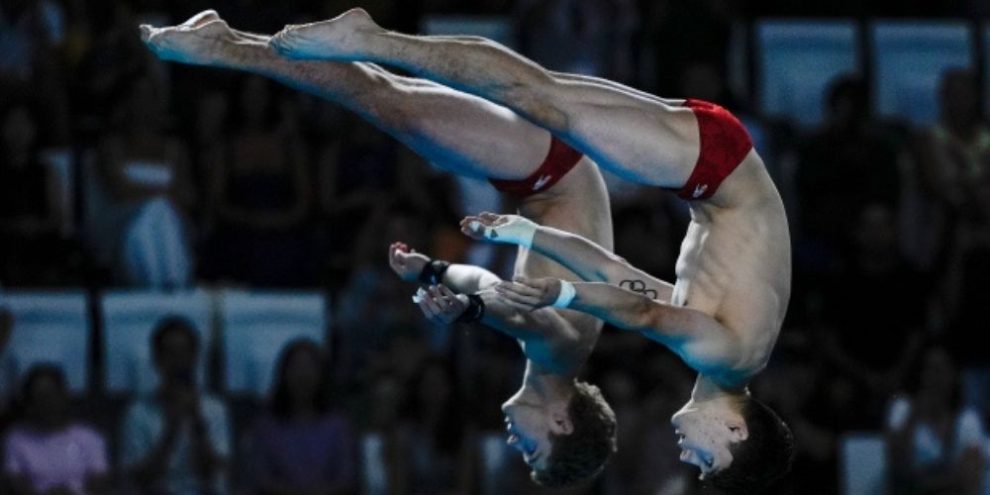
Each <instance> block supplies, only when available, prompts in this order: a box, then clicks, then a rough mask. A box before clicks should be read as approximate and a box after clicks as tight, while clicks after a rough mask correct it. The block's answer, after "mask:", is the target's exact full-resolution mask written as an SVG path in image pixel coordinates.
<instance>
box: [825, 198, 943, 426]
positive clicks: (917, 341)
mask: <svg viewBox="0 0 990 495" xmlns="http://www.w3.org/2000/svg"><path fill="white" fill-rule="evenodd" d="M850 238H851V239H850V244H851V246H850V248H849V253H848V255H847V256H844V259H843V265H842V266H841V268H840V269H839V270H838V273H837V274H836V275H835V277H834V279H832V280H830V282H831V283H830V285H829V287H827V289H826V290H825V291H824V298H823V303H824V304H823V306H824V322H823V323H824V325H825V326H824V328H823V329H822V331H821V332H820V333H819V335H818V337H819V339H820V341H819V346H820V347H819V348H820V349H821V355H822V356H824V357H825V358H826V361H827V363H828V364H829V365H830V366H831V367H832V368H831V369H830V370H829V371H827V373H828V374H830V375H831V376H833V379H834V380H844V381H847V382H848V386H849V387H851V392H852V393H851V394H849V395H847V397H848V399H849V403H848V404H847V405H845V406H843V407H842V408H841V409H843V410H845V411H846V412H848V413H851V414H849V415H848V416H847V419H849V420H852V421H854V423H852V424H844V425H842V426H844V427H849V428H866V429H875V428H879V427H880V424H881V423H882V417H883V409H884V404H883V402H882V401H883V400H885V398H886V397H889V396H890V394H891V393H893V392H895V391H896V390H897V388H898V387H899V385H900V384H901V383H903V380H904V378H905V374H906V372H907V370H908V367H909V366H910V363H912V362H913V361H914V360H915V358H916V356H917V355H918V352H919V350H920V348H921V344H922V332H923V330H924V324H925V322H926V318H927V309H928V305H929V295H930V286H931V284H930V283H929V282H928V281H927V280H926V279H925V277H923V276H922V275H921V274H919V273H918V272H917V271H916V270H914V269H913V268H912V267H911V266H910V264H908V262H907V261H906V260H905V259H904V257H903V256H902V254H901V252H900V250H899V248H898V246H899V244H898V230H897V224H896V221H895V219H894V214H893V212H892V210H891V209H890V207H889V206H887V205H884V204H880V203H873V204H869V205H867V206H865V207H864V208H862V210H861V211H860V212H859V214H858V217H857V219H856V221H855V222H853V224H852V225H851V232H850Z"/></svg>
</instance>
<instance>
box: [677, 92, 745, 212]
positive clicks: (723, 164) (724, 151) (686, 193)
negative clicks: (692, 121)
mask: <svg viewBox="0 0 990 495" xmlns="http://www.w3.org/2000/svg"><path fill="white" fill-rule="evenodd" d="M684 106H686V107H688V108H690V109H691V110H692V111H693V112H694V115H695V117H697V119H698V130H699V131H700V134H701V153H699V155H698V163H697V164H695V166H694V171H693V172H692V173H691V177H689V178H688V181H687V184H684V187H682V188H680V189H679V190H677V195H678V196H680V197H681V198H683V199H686V200H689V201H695V200H701V199H708V198H710V197H711V196H712V194H715V191H717V190H718V186H719V185H720V184H722V181H723V180H725V178H726V177H728V176H729V174H731V173H732V171H733V170H735V169H736V167H738V166H739V164H740V163H742V161H743V159H744V158H746V155H748V154H749V150H751V149H753V140H752V139H751V138H750V137H749V132H747V131H746V128H745V127H743V125H742V123H740V122H739V119H737V118H736V117H735V116H734V115H732V114H731V113H729V111H728V110H726V109H724V108H722V107H720V106H718V105H716V104H714V103H708V102H707V101H701V100H691V99H688V100H686V101H685V102H684Z"/></svg>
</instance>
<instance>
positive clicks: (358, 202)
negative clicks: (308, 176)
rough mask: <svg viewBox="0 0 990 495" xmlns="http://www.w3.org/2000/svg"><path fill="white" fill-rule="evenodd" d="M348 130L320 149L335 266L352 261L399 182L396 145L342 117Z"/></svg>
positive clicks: (322, 194)
mask: <svg viewBox="0 0 990 495" xmlns="http://www.w3.org/2000/svg"><path fill="white" fill-rule="evenodd" d="M342 120H343V122H342V124H343V126H342V127H344V128H345V129H346V131H345V133H344V134H343V135H342V136H340V139H339V140H334V141H331V142H330V143H327V144H326V145H325V146H324V147H323V149H321V150H320V154H319V163H318V164H317V165H318V174H319V182H320V207H321V210H322V212H323V213H324V214H325V215H326V216H327V217H328V219H329V223H330V246H328V247H329V249H330V252H331V256H332V257H333V258H336V259H335V260H331V264H332V265H337V264H342V263H343V262H344V261H343V260H348V259H349V258H350V256H351V254H352V250H353V249H354V244H355V243H354V242H353V239H354V238H355V237H357V236H359V235H360V233H361V231H362V228H364V226H366V225H367V224H368V223H369V221H371V217H372V214H373V213H374V212H375V211H376V209H377V208H380V207H381V205H383V204H385V203H387V202H388V200H389V198H390V197H391V196H392V194H393V193H394V191H395V190H396V189H397V188H398V187H399V184H400V182H401V181H400V179H399V175H400V171H399V170H398V167H397V162H396V160H397V154H398V152H397V149H396V148H397V147H396V143H395V142H394V141H393V140H392V139H391V138H389V137H388V136H386V135H385V134H384V133H382V132H380V131H378V130H376V129H375V128H374V127H372V126H371V125H370V124H368V123H366V122H364V121H362V120H360V119H359V118H358V117H356V116H353V115H346V116H344V117H343V119H342Z"/></svg>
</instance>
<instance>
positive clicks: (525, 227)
mask: <svg viewBox="0 0 990 495" xmlns="http://www.w3.org/2000/svg"><path fill="white" fill-rule="evenodd" d="M470 227H471V230H473V231H475V232H480V233H481V234H482V235H484V236H485V239H488V240H490V241H492V242H498V243H502V244H515V245H517V246H523V247H525V248H527V249H529V248H530V247H532V246H533V236H535V235H536V229H537V227H539V225H537V224H536V223H533V222H531V221H529V220H527V219H525V218H523V217H519V216H514V217H513V218H512V219H511V220H509V221H508V222H505V223H503V224H501V225H496V226H494V227H492V226H486V225H482V224H481V222H478V221H474V222H471V225H470Z"/></svg>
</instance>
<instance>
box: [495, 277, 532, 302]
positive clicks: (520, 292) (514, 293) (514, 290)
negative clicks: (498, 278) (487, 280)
mask: <svg viewBox="0 0 990 495" xmlns="http://www.w3.org/2000/svg"><path fill="white" fill-rule="evenodd" d="M495 292H497V293H498V294H499V295H501V296H502V297H504V298H505V299H507V300H509V301H512V302H515V303H517V304H523V305H526V306H528V307H531V308H532V307H536V306H537V305H539V303H540V301H541V299H542V297H541V296H542V295H543V293H542V291H538V290H535V289H533V288H532V287H527V286H525V285H520V284H517V283H504V282H503V283H501V284H498V285H496V286H495Z"/></svg>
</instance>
